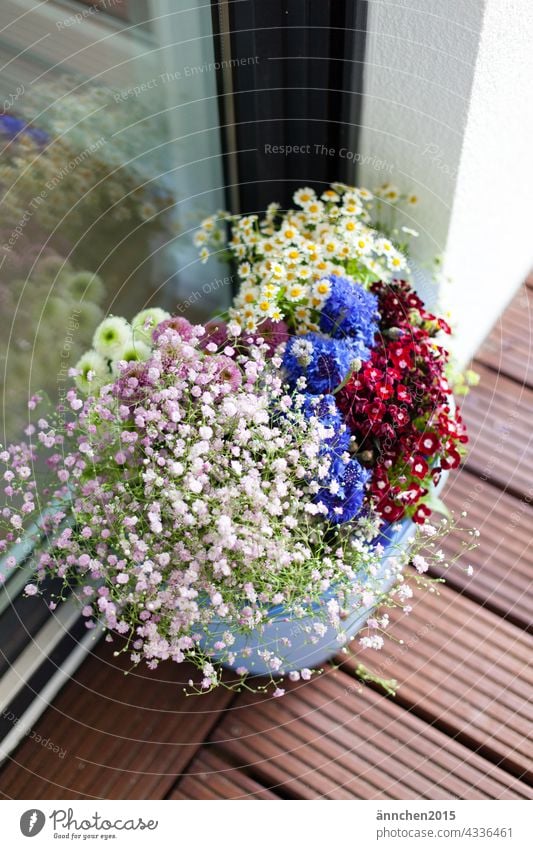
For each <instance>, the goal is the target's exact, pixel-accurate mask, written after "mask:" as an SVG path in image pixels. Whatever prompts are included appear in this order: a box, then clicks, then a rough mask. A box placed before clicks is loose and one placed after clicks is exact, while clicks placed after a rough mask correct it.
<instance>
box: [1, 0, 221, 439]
mask: <svg viewBox="0 0 533 849" xmlns="http://www.w3.org/2000/svg"><path fill="white" fill-rule="evenodd" d="M91 5H92V6H94V7H95V8H94V11H92V9H89V6H91ZM84 6H88V8H84ZM130 6H131V7H132V8H133V7H135V19H133V18H130V17H128V14H129V7H130ZM26 9H27V3H25V2H22V1H21V0H6V2H3V3H2V7H1V9H0V27H1V29H2V42H1V43H0V68H1V71H0V92H1V96H0V198H1V204H0V262H1V267H0V303H1V305H2V328H1V343H0V344H1V350H0V354H1V357H2V368H1V373H0V381H1V384H2V386H1V389H2V395H3V402H4V411H5V414H4V420H5V433H4V434H3V435H2V436H3V440H2V441H5V438H6V437H7V438H9V437H14V436H15V435H16V434H17V433H18V431H19V428H20V426H21V424H22V423H23V422H24V420H25V419H26V415H27V414H26V405H27V400H28V397H29V395H31V394H32V393H33V392H34V391H36V390H37V389H44V390H46V391H47V392H48V393H49V394H50V396H51V397H52V398H53V397H57V394H58V392H59V391H61V389H62V388H63V387H64V386H65V385H66V380H67V377H66V373H67V370H68V368H69V367H72V366H74V365H75V363H76V361H77V358H78V357H79V355H80V353H81V352H82V351H83V350H84V349H86V348H87V347H89V346H90V342H91V338H92V333H93V331H94V328H95V326H96V325H97V324H98V322H99V321H100V319H101V318H102V316H103V315H104V314H106V313H109V312H111V313H115V314H123V315H126V316H127V317H131V316H132V315H133V314H135V312H137V311H138V310H139V309H141V308H143V307H145V306H147V305H149V304H154V303H157V304H159V305H161V306H165V307H167V308H170V309H173V310H175V309H176V308H177V306H178V305H180V304H181V305H182V307H183V309H184V311H186V312H189V313H191V314H192V315H194V316H195V317H196V318H203V317H205V316H206V315H208V314H209V313H210V312H212V311H213V309H216V307H217V306H218V305H222V304H223V302H224V301H225V299H226V298H227V296H228V289H229V287H227V286H223V285H219V284H217V283H216V280H218V279H220V275H222V276H223V274H224V272H222V271H221V272H220V274H219V273H218V270H217V268H214V267H213V266H212V265H211V264H209V266H203V265H201V264H200V263H199V262H198V259H197V251H196V249H195V248H194V247H193V245H192V231H193V230H194V228H195V226H196V225H197V223H198V222H199V220H200V219H201V218H202V217H204V215H205V214H208V213H210V212H211V211H212V210H213V209H217V208H220V207H223V206H224V200H223V194H222V186H223V180H222V173H221V162H220V147H219V127H218V123H219V122H218V110H217V99H216V81H215V74H214V72H213V71H209V70H207V72H205V70H206V69H209V68H212V67H213V42H212V34H211V16H210V9H209V7H208V6H207V5H206V4H198V5H197V8H195V7H194V3H190V2H189V0H180V2H179V3H175V2H168V3H167V2H157V3H149V2H146V3H135V4H127V3H124V2H122V3H114V2H113V0H107V2H101V3H99V4H80V3H76V4H71V3H69V4H68V5H67V4H59V3H57V4H56V3H46V4H35V8H34V9H33V10H32V11H31V12H30V13H26V14H23V13H24V12H25V11H26ZM107 13H109V14H107ZM119 13H120V17H121V18H122V19H123V20H121V21H120V22H119V21H117V20H111V19H110V17H109V15H110V14H113V15H115V16H118V15H119ZM225 273H226V274H227V271H226V272H225ZM213 281H215V283H214V284H213Z"/></svg>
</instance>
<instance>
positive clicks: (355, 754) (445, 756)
mask: <svg viewBox="0 0 533 849" xmlns="http://www.w3.org/2000/svg"><path fill="white" fill-rule="evenodd" d="M212 740H214V741H216V742H217V743H218V746H219V751H222V752H224V753H226V755H227V756H228V757H230V758H231V759H232V761H234V762H238V763H240V764H241V765H242V767H243V768H244V769H245V770H246V771H247V772H248V773H249V774H250V775H252V776H254V777H255V778H256V779H257V780H259V781H260V782H261V783H262V784H264V785H265V786H267V787H270V789H271V790H273V791H274V792H278V791H279V792H281V793H282V794H283V795H284V796H285V797H293V798H299V799H317V798H330V799H354V798H355V799H419V798H427V799H450V798H465V799H483V798H491V799H496V798H532V797H533V792H532V791H531V790H530V788H528V787H527V786H526V785H525V784H523V783H522V782H520V781H519V780H518V779H516V778H514V777H513V776H510V775H508V774H507V773H505V772H504V771H503V770H501V769H499V767H497V766H496V765H494V764H492V763H490V762H488V761H485V760H484V759H483V758H481V757H480V756H479V755H477V754H476V753H475V752H473V751H471V750H469V749H468V748H466V747H464V746H462V745H461V744H459V743H458V742H457V741H456V740H454V739H453V738H450V737H449V736H447V735H446V734H444V733H442V732H441V731H439V730H437V729H435V728H432V727H431V725H428V724H427V723H426V722H424V721H423V720H421V719H419V718H418V717H416V716H414V715H413V714H411V713H409V712H408V711H406V710H404V709H402V708H401V707H400V706H399V705H397V704H395V702H394V701H392V700H389V699H386V698H385V697H383V696H382V695H380V694H378V693H375V692H373V691H372V690H370V689H369V688H368V687H363V686H361V685H359V684H358V683H357V682H356V681H355V680H354V679H353V678H352V677H351V676H349V675H347V674H345V673H344V672H342V671H333V670H330V671H328V672H326V673H325V674H323V675H322V676H321V677H320V678H319V679H315V680H311V681H310V682H307V683H300V684H299V685H297V686H292V687H290V688H289V689H288V692H287V694H286V695H285V696H284V697H283V698H281V699H272V698H270V699H268V698H265V697H262V698H261V697H258V696H254V695H252V694H249V693H247V694H246V695H243V696H242V697H240V698H239V700H238V701H237V702H236V703H235V705H234V707H233V709H232V710H231V712H229V713H228V714H226V716H225V718H224V721H223V722H222V723H221V724H220V725H218V726H217V727H216V729H215V731H214V732H213V735H212Z"/></svg>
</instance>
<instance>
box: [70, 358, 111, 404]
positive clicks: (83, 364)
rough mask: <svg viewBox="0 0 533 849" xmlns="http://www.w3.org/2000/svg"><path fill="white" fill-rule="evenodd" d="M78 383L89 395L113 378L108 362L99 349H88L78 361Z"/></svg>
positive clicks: (79, 387)
mask: <svg viewBox="0 0 533 849" xmlns="http://www.w3.org/2000/svg"><path fill="white" fill-rule="evenodd" d="M76 371H78V372H79V374H78V375H77V376H76V385H77V387H78V389H80V390H81V391H82V392H84V393H85V394H86V395H88V394H89V393H90V392H96V391H97V390H98V389H100V387H101V386H103V385H104V384H105V383H106V382H108V381H109V380H110V379H111V374H110V371H109V367H108V365H107V362H106V361H105V359H104V358H103V357H102V355H101V354H99V353H97V351H86V353H85V354H84V355H83V356H82V357H81V358H80V359H79V360H78V362H77V363H76Z"/></svg>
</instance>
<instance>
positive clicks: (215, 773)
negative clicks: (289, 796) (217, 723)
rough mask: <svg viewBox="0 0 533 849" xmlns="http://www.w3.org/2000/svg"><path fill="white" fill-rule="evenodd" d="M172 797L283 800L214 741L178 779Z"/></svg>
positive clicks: (205, 747)
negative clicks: (232, 761) (235, 764)
mask: <svg viewBox="0 0 533 849" xmlns="http://www.w3.org/2000/svg"><path fill="white" fill-rule="evenodd" d="M168 798H169V799H196V800H199V799H264V800H271V801H273V800H275V799H277V800H278V801H279V796H276V794H275V793H272V792H271V791H270V790H267V788H266V787H263V786H262V785H261V784H259V783H258V782H257V781H255V780H254V779H253V778H251V777H250V776H249V775H247V774H246V773H245V772H244V771H243V770H242V769H235V767H233V766H232V765H231V764H230V763H229V762H228V761H227V760H225V758H224V757H223V756H222V755H221V753H220V751H219V750H218V749H216V748H214V747H213V746H212V745H210V746H204V748H203V749H202V750H201V751H200V752H199V753H198V754H197V755H196V757H195V758H194V760H193V762H192V763H191V764H190V765H189V767H188V768H187V775H185V776H183V778H182V779H181V780H180V781H179V782H178V784H177V786H176V788H175V789H174V790H173V791H172V793H171V794H170V795H169V796H168Z"/></svg>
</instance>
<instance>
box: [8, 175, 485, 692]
mask: <svg viewBox="0 0 533 849" xmlns="http://www.w3.org/2000/svg"><path fill="white" fill-rule="evenodd" d="M308 194H310V190H302V192H299V193H297V200H298V202H300V203H302V204H304V207H303V211H302V212H301V213H287V214H286V215H285V216H280V215H278V210H277V209H276V210H272V209H271V210H270V211H269V212H268V214H267V217H266V218H265V219H264V220H263V221H261V222H260V221H258V220H253V221H251V223H250V222H249V221H248V223H246V224H245V225H243V224H242V220H239V221H238V222H237V224H236V227H237V229H240V228H243V231H245V234H246V235H245V243H242V242H241V241H239V240H240V239H241V237H240V236H236V235H233V237H232V240H231V243H230V244H232V245H234V246H235V247H236V248H238V249H239V251H242V252H243V253H242V259H243V260H244V262H243V265H245V267H244V268H242V267H241V270H240V273H241V277H242V278H243V285H242V288H241V291H240V292H239V293H238V294H237V297H236V300H235V303H234V306H233V307H232V308H231V310H230V312H229V315H228V316H226V317H225V318H224V319H215V320H213V321H212V322H208V323H207V325H206V326H205V327H203V326H194V325H192V324H190V323H189V322H188V321H187V320H186V319H185V318H184V317H182V316H171V315H169V314H168V313H165V312H164V311H163V310H160V309H157V308H156V309H150V310H144V311H143V312H142V313H139V314H138V315H137V316H135V318H134V319H133V320H132V322H131V323H130V322H128V321H127V320H126V319H124V318H120V317H113V316H111V317H108V318H106V319H104V321H102V322H101V324H100V325H99V326H98V328H97V329H96V332H95V334H94V337H93V347H92V349H91V350H90V351H88V352H86V353H85V354H84V355H83V356H82V357H81V358H80V360H79V362H78V363H77V365H76V367H75V368H74V369H72V370H71V376H72V378H73V379H74V381H75V384H73V386H72V387H71V388H70V389H69V390H68V392H66V394H65V396H64V397H63V398H62V399H61V401H60V404H59V406H58V408H57V410H56V411H55V413H54V414H53V415H45V414H44V413H41V414H40V418H38V420H37V422H36V423H35V424H31V425H30V426H29V427H28V428H27V430H26V436H27V439H26V440H25V441H23V442H20V443H17V444H13V445H9V446H7V447H6V448H4V449H3V450H2V452H1V453H0V460H2V462H3V463H4V464H5V467H6V469H5V473H4V481H5V484H6V486H5V494H6V496H7V498H8V506H6V507H5V508H4V510H3V513H2V516H3V520H4V524H5V531H6V533H5V539H4V540H3V541H2V543H0V545H1V547H3V548H4V549H7V548H8V546H9V545H10V544H11V543H13V542H16V541H17V539H18V538H19V537H20V534H21V533H22V529H23V528H24V527H25V525H26V524H27V521H28V519H29V518H30V517H32V516H37V519H36V522H37V529H38V531H37V532H38V534H40V535H42V534H44V535H45V536H46V537H47V539H48V541H49V544H48V546H47V548H46V550H44V551H42V552H41V553H40V555H39V558H38V564H37V571H36V582H35V583H32V584H29V585H28V586H27V587H26V592H27V593H28V594H29V595H31V594H35V593H37V592H39V591H40V590H39V584H40V582H41V581H42V580H43V579H44V578H45V577H46V576H47V575H53V576H54V577H59V578H62V579H63V581H64V584H65V589H66V588H68V589H69V590H73V591H74V592H75V593H76V594H77V595H78V597H79V598H80V600H81V603H82V608H83V614H84V615H85V616H86V618H87V627H88V628H97V627H103V628H104V629H105V630H106V631H107V633H108V636H107V639H110V640H113V639H115V640H121V647H120V649H119V650H120V651H127V652H129V654H130V657H131V660H132V662H133V663H134V664H136V663H140V662H141V661H145V662H147V663H148V665H149V666H150V667H151V668H155V667H157V666H158V664H159V663H160V662H161V661H163V660H167V659H171V660H173V661H175V662H177V663H181V662H184V661H190V662H191V663H193V664H194V665H195V666H196V667H197V668H198V670H199V672H200V678H199V679H195V680H192V679H191V680H190V681H189V685H190V688H192V689H193V690H196V691H198V692H205V691H208V690H210V689H212V688H213V687H215V686H217V685H219V684H224V685H225V686H236V687H240V686H242V684H243V682H244V680H245V678H246V676H247V675H248V674H249V673H254V672H255V673H257V672H262V673H264V674H266V675H267V676H268V681H269V683H271V684H273V687H274V695H275V696H280V695H282V694H283V692H284V689H283V687H282V686H281V683H282V680H283V676H284V675H288V677H289V678H290V679H291V680H298V679H299V678H303V679H307V678H309V677H310V676H311V674H312V673H313V667H316V666H318V663H317V662H315V661H316V659H317V658H321V659H322V661H323V660H324V659H327V658H328V657H331V656H332V655H333V654H335V653H336V652H338V651H347V648H346V645H347V643H348V642H349V640H350V639H351V638H352V637H353V636H354V633H356V632H357V631H358V630H360V629H361V627H362V626H363V625H364V631H363V632H362V634H361V636H360V639H359V642H360V645H361V646H362V647H363V648H365V649H380V648H381V647H382V645H383V642H384V637H385V636H386V634H387V629H388V627H389V624H390V621H391V616H393V614H394V611H396V610H401V611H404V612H406V613H408V612H409V610H410V599H411V596H412V589H411V587H410V586H409V585H408V584H407V582H406V580H405V578H404V574H403V570H404V567H405V565H406V564H407V562H408V561H409V559H410V558H412V560H413V563H414V565H415V579H416V581H417V582H418V583H420V584H421V585H426V584H428V583H431V579H430V578H428V577H427V575H426V572H427V570H428V568H429V565H430V563H431V560H432V559H435V560H437V561H439V562H441V561H442V560H443V559H444V555H443V554H442V551H441V550H440V549H439V548H438V539H439V537H440V536H441V535H443V534H444V533H446V532H447V531H448V530H449V528H450V526H451V524H453V522H451V523H450V522H449V521H448V520H447V519H444V520H442V522H441V523H439V524H438V526H437V527H436V526H435V525H433V524H430V523H429V522H427V521H426V520H427V517H428V514H429V512H430V509H431V507H430V504H431V501H430V498H429V496H430V494H431V491H432V490H434V487H435V485H436V482H437V481H438V479H439V477H440V475H441V474H442V472H443V470H446V469H448V468H452V467H453V466H455V465H456V464H457V462H458V461H459V458H460V454H461V450H462V444H463V442H464V441H465V439H466V436H465V434H464V428H463V426H462V424H461V420H460V416H459V413H458V412H457V411H456V410H455V408H454V406H453V403H452V399H451V390H450V387H449V385H448V383H447V381H446V378H445V365H446V358H447V355H446V352H445V350H444V348H443V347H442V345H441V344H439V341H438V339H437V334H438V333H441V332H444V333H446V332H448V330H449V328H448V327H447V325H446V323H445V322H443V321H442V320H441V319H439V318H437V317H435V316H434V315H432V314H430V313H429V312H427V311H426V310H425V308H424V306H423V304H422V302H421V301H420V299H419V298H418V297H417V296H416V294H415V293H414V292H413V291H412V289H411V288H410V286H409V285H408V284H407V283H406V282H405V281H398V280H397V279H396V278H395V277H394V276H393V275H392V270H393V268H394V267H395V266H394V264H393V260H394V259H395V257H396V256H400V255H399V253H398V248H397V247H396V246H394V245H392V244H390V251H389V247H388V244H389V243H388V242H387V240H386V239H385V237H383V238H382V237H381V236H378V235H376V234H373V233H372V232H371V231H370V228H369V227H368V221H367V212H366V211H365V207H364V204H363V200H364V198H363V196H362V195H361V191H359V192H357V191H356V190H348V189H346V191H345V192H344V196H342V192H341V189H340V188H339V187H336V189H335V188H333V189H332V190H331V192H330V193H326V194H325V196H323V199H321V200H320V201H318V200H317V199H316V198H314V196H311V197H308ZM341 197H343V200H342V202H341ZM356 201H357V202H356ZM315 204H316V208H315ZM306 205H309V215H308V214H307V206H306ZM341 208H345V209H346V212H345V213H343V212H341V211H340V210H341ZM330 213H331V215H330ZM326 214H327V216H328V221H329V219H330V218H331V224H330V225H328V226H330V228H331V230H332V232H331V233H329V234H328V233H326V226H325V223H324V222H323V221H322V220H321V218H322V217H323V216H325V215H326ZM350 216H352V218H353V216H356V217H358V219H360V221H359V224H358V225H357V226H358V227H360V231H359V230H356V231H352V230H350V229H349V228H347V227H346V225H347V224H348V222H349V220H352V218H350ZM248 219H250V217H248ZM339 221H341V222H342V227H343V228H344V230H345V232H346V234H348V233H353V235H351V236H348V235H346V236H345V237H343V238H344V242H343V241H342V239H341V237H340V236H339V235H338V233H337V230H336V228H337V227H338V226H341V225H340V224H339V223H338V222H339ZM212 225H213V226H212ZM214 228H215V225H214V223H213V222H212V221H207V222H204V226H203V230H202V232H203V233H204V234H209V239H213V236H214V234H213V230H214ZM288 228H289V229H290V228H292V230H291V232H287V230H288ZM334 233H337V236H334V235H332V234H334ZM359 237H360V239H361V240H362V239H363V238H367V240H368V244H369V245H370V246H371V247H370V248H369V250H368V252H365V251H363V247H362V246H361V247H359V248H357V249H356V248H354V247H353V245H352V242H351V241H350V240H351V239H358V238H359ZM333 238H336V239H337V241H336V242H335V245H336V246H337V248H338V250H339V252H340V255H339V254H337V253H335V252H332V253H331V256H330V258H329V259H325V258H324V257H325V254H324V251H326V250H327V245H328V244H329V241H328V240H329V239H333ZM263 239H266V240H267V242H268V244H269V245H271V248H272V257H271V258H267V256H266V254H265V251H266V248H265V245H263V242H262V240H263ZM200 241H202V240H200ZM204 241H205V240H204ZM214 241H215V243H218V244H220V243H221V237H220V235H219V236H216V235H215V236H214ZM343 244H345V245H347V246H348V247H351V248H352V249H353V250H352V254H351V255H350V254H349V253H346V254H344V253H343V250H342V245H343ZM311 245H312V247H311ZM378 245H379V246H380V247H379V248H378V247H377V246H378ZM339 246H340V247H339ZM266 253H268V251H266ZM295 253H298V256H295V255H294V254H295ZM371 254H373V255H371ZM384 257H385V258H384ZM400 262H402V263H403V262H404V259H403V257H400ZM321 263H324V267H319V266H320V264H321ZM370 263H376V265H375V266H374V265H372V266H371V265H370ZM387 269H389V271H390V274H387ZM306 274H307V275H308V276H307V278H306V277H305V275H306ZM376 274H377V278H376ZM289 275H291V276H290V277H289ZM292 275H295V276H292ZM356 277H357V279H356ZM378 278H379V279H378ZM296 286H299V287H300V289H301V291H302V294H301V296H298V297H297V296H296V291H295V287H296ZM265 299H266V301H267V302H268V305H269V306H268V309H266V310H263V309H262V302H263V300H265ZM250 310H252V314H250ZM41 404H42V401H41V399H40V398H39V397H38V396H35V397H34V398H32V399H31V401H30V407H31V408H37V407H40V406H41ZM43 454H44V455H45V456H46V458H47V462H48V466H49V470H50V473H51V475H52V480H51V481H50V480H46V483H45V486H44V489H42V491H41V489H40V485H39V483H38V481H37V479H36V476H35V475H33V476H32V467H33V466H34V464H35V463H36V462H37V460H38V458H39V457H40V456H42V455H43ZM44 498H46V499H47V503H48V504H49V505H50V507H49V509H48V511H47V512H46V514H44V515H41V516H39V515H38V512H39V511H38V507H39V505H40V504H42V501H43V499H44ZM404 516H405V517H407V518H412V519H413V520H414V523H413V522H404V523H403V524H399V523H398V519H400V518H402V517H404ZM405 528H407V529H408V531H409V537H410V539H411V545H410V547H409V548H406V547H405V545H402V544H401V545H398V546H395V545H394V540H395V539H398V540H401V537H402V534H403V531H404V530H405ZM402 529H403V530H402ZM400 532H401V533H400ZM399 534H400V535H399ZM466 547H468V546H466ZM10 565H11V566H13V567H15V566H16V560H15V558H14V557H11V558H10ZM54 604H55V602H54V601H53V600H52V601H51V607H52V608H53V607H54ZM378 605H381V606H383V607H384V608H385V610H382V611H381V613H380V614H376V615H373V616H371V617H370V618H369V616H370V613H371V611H372V610H373V609H374V608H376V607H377V606H378ZM365 623H366V624H365ZM306 658H308V659H310V661H309V662H306ZM311 660H312V661H313V663H311ZM223 667H230V668H231V669H232V670H233V673H234V675H236V676H237V677H236V679H235V678H233V679H230V678H228V676H227V675H224V674H223V671H222V670H223ZM360 673H361V675H362V677H363V678H364V679H365V680H369V678H371V677H372V675H371V673H370V672H369V671H368V670H367V669H366V668H364V667H360ZM228 675H229V673H228ZM384 683H385V684H386V686H390V682H384ZM247 686H249V685H248V684H247ZM258 686H260V687H261V686H268V684H265V685H258Z"/></svg>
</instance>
